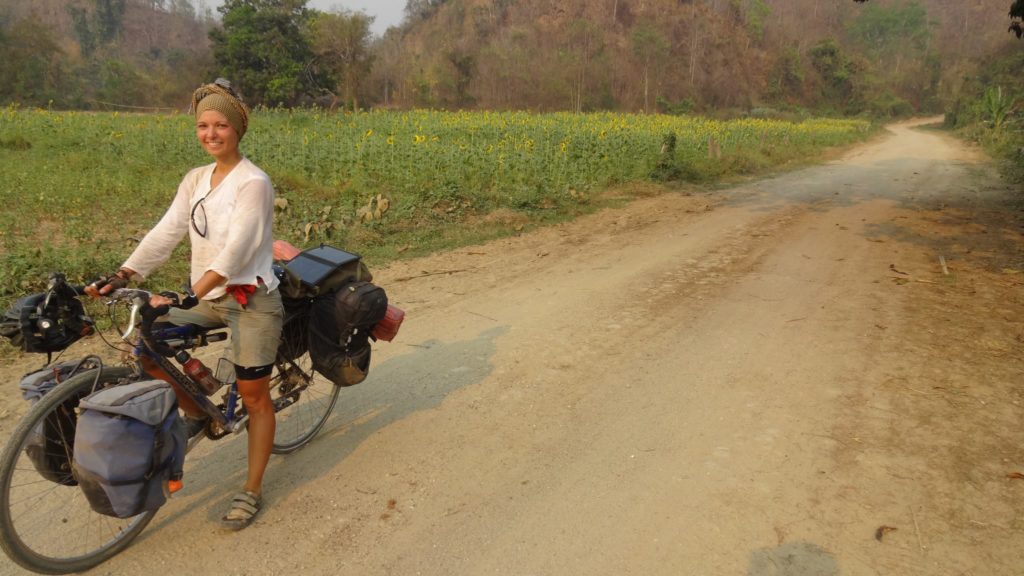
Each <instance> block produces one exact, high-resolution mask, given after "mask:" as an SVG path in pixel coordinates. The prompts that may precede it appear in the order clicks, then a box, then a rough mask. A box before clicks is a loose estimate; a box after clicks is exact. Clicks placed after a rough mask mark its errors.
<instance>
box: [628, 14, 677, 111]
mask: <svg viewBox="0 0 1024 576" xmlns="http://www.w3.org/2000/svg"><path fill="white" fill-rule="evenodd" d="M668 48H669V46H668V41H667V40H665V37H664V36H662V34H661V32H659V31H658V29H657V28H655V27H654V26H653V25H651V24H650V23H644V24H640V25H638V26H637V27H636V28H634V29H633V54H634V55H636V56H637V57H638V58H639V59H640V61H641V63H642V65H643V76H644V80H643V82H644V112H645V113H646V112H647V111H648V110H649V109H650V107H649V105H650V85H651V68H652V67H654V68H655V69H656V70H657V69H660V67H661V64H662V62H664V60H665V59H666V58H667V57H668Z"/></svg>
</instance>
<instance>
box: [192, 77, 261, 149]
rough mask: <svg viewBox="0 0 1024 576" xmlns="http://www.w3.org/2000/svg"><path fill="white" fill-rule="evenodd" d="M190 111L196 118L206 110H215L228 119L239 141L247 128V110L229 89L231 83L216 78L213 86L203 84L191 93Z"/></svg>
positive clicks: (236, 95)
mask: <svg viewBox="0 0 1024 576" xmlns="http://www.w3.org/2000/svg"><path fill="white" fill-rule="evenodd" d="M190 110H191V111H193V112H195V115H196V118H199V116H200V115H201V114H202V113H203V112H206V111H207V110H216V111H217V112H220V113H221V114H223V115H224V117H225V118H227V119H228V124H231V127H232V128H234V129H235V132H238V138H239V140H241V138H242V136H245V131H246V130H247V129H248V128H249V109H248V108H247V107H246V106H245V104H244V103H243V102H242V99H241V98H239V97H238V94H236V93H235V91H234V90H233V89H232V88H231V83H230V82H228V81H227V80H225V79H223V78H217V80H216V81H215V82H214V83H213V84H204V85H202V86H200V87H199V88H197V89H196V91H195V92H193V93H192V106H191V108H190Z"/></svg>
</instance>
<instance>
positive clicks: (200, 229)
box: [191, 196, 206, 238]
mask: <svg viewBox="0 0 1024 576" xmlns="http://www.w3.org/2000/svg"><path fill="white" fill-rule="evenodd" d="M205 201H206V197H205V196H203V197H202V198H200V199H199V202H196V205H195V206H193V207H192V214H191V220H192V229H193V230H195V231H196V234H199V237H200V238H206V208H204V207H203V202H205Z"/></svg>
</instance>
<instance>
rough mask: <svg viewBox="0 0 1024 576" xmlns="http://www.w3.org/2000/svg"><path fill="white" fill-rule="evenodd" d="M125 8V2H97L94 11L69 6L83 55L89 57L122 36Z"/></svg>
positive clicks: (107, 0) (112, 0) (121, 0)
mask: <svg viewBox="0 0 1024 576" xmlns="http://www.w3.org/2000/svg"><path fill="white" fill-rule="evenodd" d="M125 8H126V6H125V0H95V2H94V6H93V10H92V11H87V10H86V9H84V8H81V7H79V6H75V5H68V7H67V10H68V14H69V15H70V16H71V20H72V21H73V22H74V26H75V35H76V36H78V45H79V46H80V47H81V49H82V54H84V55H86V56H89V55H90V54H92V53H93V51H95V50H96V49H97V48H99V47H100V46H104V45H106V44H110V43H111V42H113V41H114V40H115V39H116V38H117V37H118V36H120V35H121V30H122V26H123V24H124V13H125Z"/></svg>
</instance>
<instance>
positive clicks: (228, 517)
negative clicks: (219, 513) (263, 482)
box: [220, 490, 263, 530]
mask: <svg viewBox="0 0 1024 576" xmlns="http://www.w3.org/2000/svg"><path fill="white" fill-rule="evenodd" d="M262 503H263V498H261V497H260V495H259V494H256V493H254V492H249V491H248V490H243V491H242V492H239V493H238V494H235V497H234V498H232V499H231V509H230V510H228V513H227V514H225V515H224V517H223V518H221V519H220V523H221V524H222V525H223V526H224V527H225V528H230V529H232V530H241V529H242V528H245V527H246V526H248V525H249V524H252V520H253V518H255V517H256V514H258V513H259V511H260V506H261V504H262Z"/></svg>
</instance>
